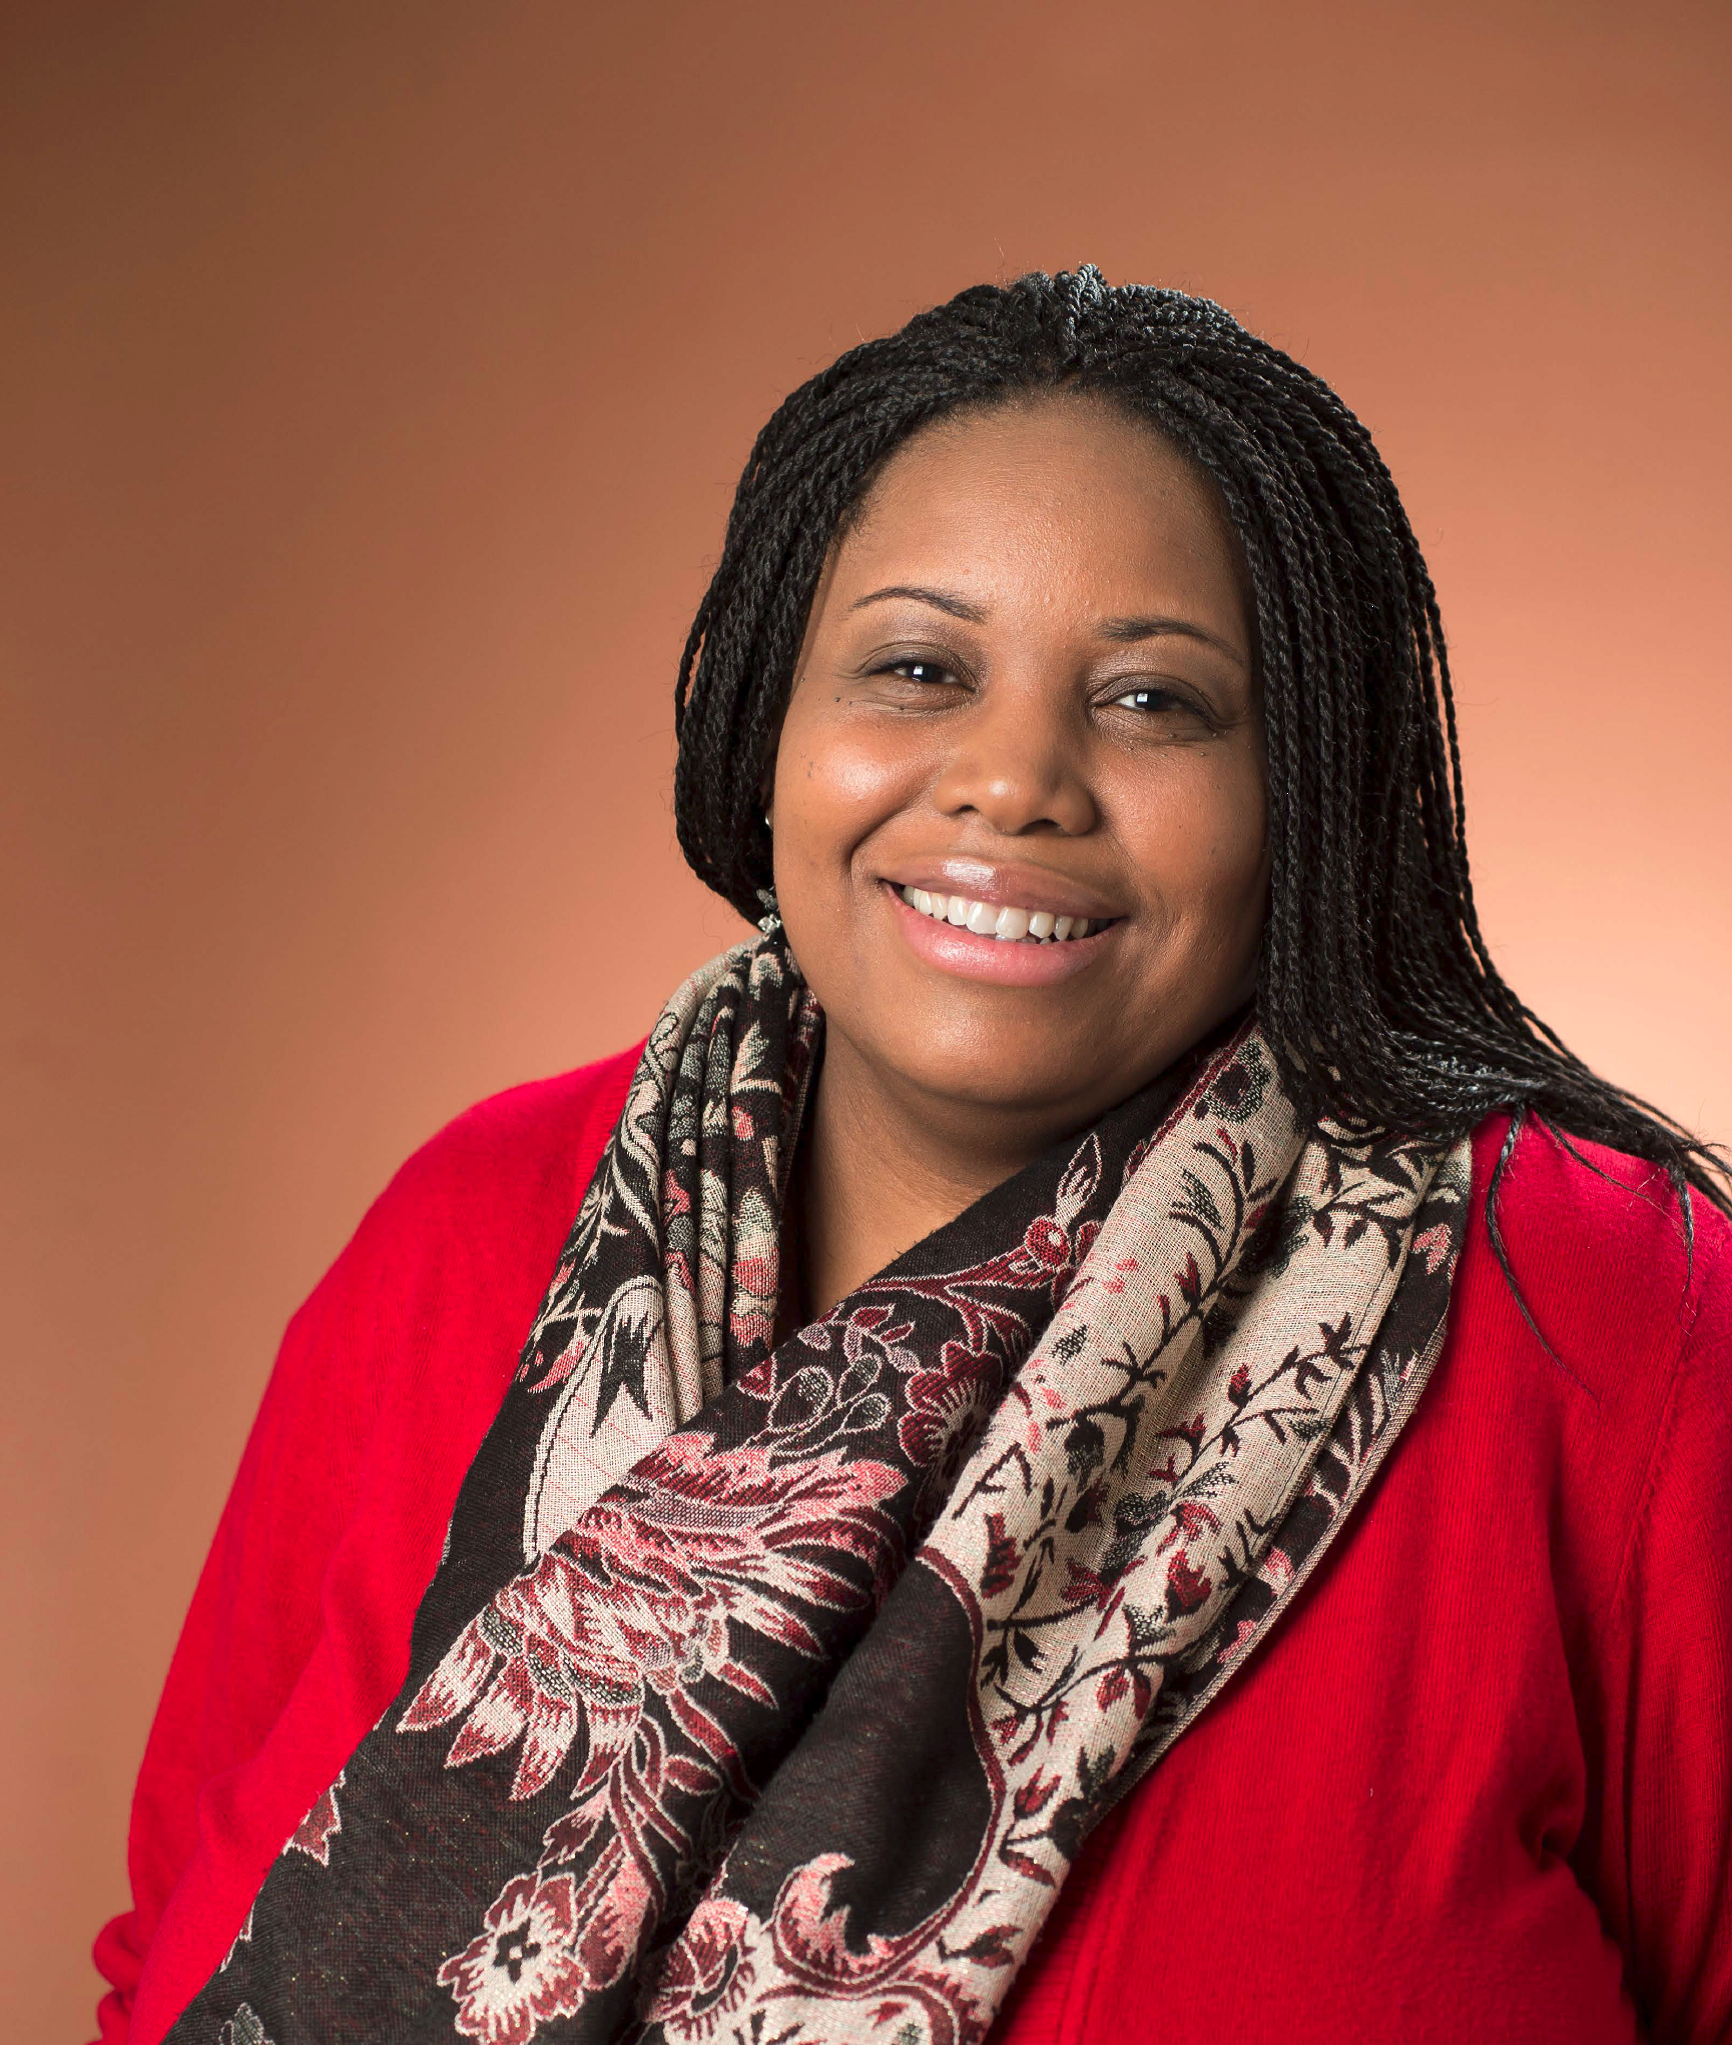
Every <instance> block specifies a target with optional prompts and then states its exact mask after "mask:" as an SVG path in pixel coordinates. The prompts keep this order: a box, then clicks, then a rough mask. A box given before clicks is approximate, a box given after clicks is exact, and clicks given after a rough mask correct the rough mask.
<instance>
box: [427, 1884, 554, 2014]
mask: <svg viewBox="0 0 1732 2045" xmlns="http://www.w3.org/2000/svg"><path fill="white" fill-rule="evenodd" d="M576 1930H577V1884H576V1883H575V1882H574V1881H573V1880H572V1878H571V1876H570V1875H551V1876H549V1877H548V1879H547V1880H546V1881H538V1880H537V1878H536V1877H535V1876H534V1875H519V1876H518V1877H517V1878H516V1880H515V1881H510V1882H507V1883H506V1885H505V1887H504V1888H503V1889H502V1890H501V1891H500V1893H499V1898H498V1900H497V1902H495V1904H494V1905H493V1908H492V1909H491V1910H489V1911H488V1913H487V1918H486V1929H485V1930H484V1931H483V1932H482V1934H481V1936H480V1937H479V1938H477V1939H474V1940H472V1941H471V1942H470V1943H469V1944H468V1945H467V1946H465V1947H464V1949H463V1950H462V1952H460V1953H459V1954H457V1956H456V1957H455V1958H454V1959H450V1960H447V1961H446V1962H445V1964H444V1966H443V1967H441V1968H440V1969H439V1974H438V1980H439V1984H440V1986H441V1987H442V1988H448V1989H450V1991H451V1993H452V1994H453V1995H454V1996H455V1997H456V1999H457V2017H456V2024H457V2029H458V2030H459V2031H460V2032H461V2033H462V2035H463V2036H464V2037H465V2038H479V2039H481V2040H482V2041H483V2045H528V2040H529V2039H531V2038H532V2037H534V2035H535V2033H536V2032H537V2031H538V2030H539V2029H540V2028H541V2026H542V2024H544V2023H545V2022H546V2021H547V2019H548V2018H549V2017H568V2016H570V2015H571V2014H572V2013H573V2012H574V2011H575V2010H576V2008H577V2006H578V2004H579V2002H580V2001H581V2000H582V1997H583V1994H584V1991H585V1989H586V1988H588V1986H589V1985H590V1984H589V1981H588V1978H587V1972H586V1969H585V1968H584V1965H583V1963H582V1961H581V1960H580V1959H579V1958H578V1956H577V1954H576V1953H575V1952H574V1951H573V1950H572V1945H571V1941H572V1936H573V1934H574V1933H575V1932H576Z"/></svg>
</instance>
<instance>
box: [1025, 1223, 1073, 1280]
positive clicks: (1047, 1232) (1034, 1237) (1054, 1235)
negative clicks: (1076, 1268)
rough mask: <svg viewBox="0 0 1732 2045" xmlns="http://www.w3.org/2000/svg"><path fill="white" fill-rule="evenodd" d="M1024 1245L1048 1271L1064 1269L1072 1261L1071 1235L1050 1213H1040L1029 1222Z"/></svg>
mask: <svg viewBox="0 0 1732 2045" xmlns="http://www.w3.org/2000/svg"><path fill="white" fill-rule="evenodd" d="M1022 1246H1023V1248H1024V1249H1025V1250H1026V1251H1027V1252H1028V1254H1029V1255H1030V1256H1031V1257H1032V1258H1033V1259H1034V1261H1035V1262H1036V1263H1037V1264H1040V1265H1043V1266H1044V1267H1045V1268H1046V1269H1047V1270H1048V1271H1062V1270H1063V1269H1064V1268H1065V1266H1066V1265H1068V1264H1069V1263H1070V1262H1071V1247H1070V1237H1069V1236H1068V1235H1067V1234H1066V1233H1065V1231H1064V1230H1063V1229H1062V1228H1061V1227H1060V1226H1059V1224H1058V1223H1057V1222H1056V1221H1054V1220H1053V1218H1052V1216H1051V1215H1050V1214H1042V1215H1039V1216H1037V1218H1036V1219H1035V1220H1033V1221H1031V1222H1030V1223H1029V1225H1028V1227H1027V1228H1026V1229H1025V1230H1024V1231H1023V1236H1022Z"/></svg>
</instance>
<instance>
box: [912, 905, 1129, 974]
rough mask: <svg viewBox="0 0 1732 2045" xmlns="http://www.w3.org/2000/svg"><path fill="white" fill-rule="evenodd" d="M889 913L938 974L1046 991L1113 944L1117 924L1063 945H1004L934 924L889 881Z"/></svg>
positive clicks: (1053, 941) (918, 954) (1026, 942)
mask: <svg viewBox="0 0 1732 2045" xmlns="http://www.w3.org/2000/svg"><path fill="white" fill-rule="evenodd" d="M880 891H881V892H882V894H883V896H884V899H885V901H886V903H887V904H888V906H889V909H890V913H891V914H892V915H893V916H894V917H895V918H896V922H897V928H898V929H899V930H900V931H901V933H902V937H903V940H904V942H905V943H906V944H907V946H908V948H909V950H910V951H912V952H913V953H914V955H915V956H916V957H917V958H920V959H923V960H925V962H926V963H927V964H928V965H930V966H936V967H937V968H938V969H939V971H940V972H945V973H955V974H958V975H959V976H960V977H961V978H963V979H965V980H991V981H994V982H996V983H997V984H998V985H999V986H1001V987H1049V986H1051V985H1052V984H1053V983H1054V982H1055V981H1058V980H1068V979H1069V978H1070V977H1071V975H1072V974H1074V973H1080V972H1081V971H1083V969H1084V968H1085V967H1087V966H1090V965H1092V964H1093V963H1094V961H1095V960H1096V959H1097V958H1098V957H1099V955H1100V950H1101V947H1102V946H1103V945H1106V944H1110V943H1111V942H1112V937H1113V932H1114V931H1115V930H1116V929H1117V928H1118V925H1117V924H1116V923H1109V924H1108V925H1107V926H1106V927H1105V928H1104V929H1102V930H1097V931H1096V932H1095V933H1094V934H1093V935H1092V936H1089V937H1067V938H1065V939H1064V940H1063V941H1062V942H1060V941H1059V940H1057V939H1056V938H1048V939H1047V940H1046V942H1045V943H1034V942H1031V941H1030V940H1029V939H1027V938H1024V939H1023V940H1022V941H1021V942H1020V943H1017V942H1006V941H1005V940H1004V939H1003V938H1000V937H998V936H996V935H989V936H982V935H978V934H977V933H976V932H974V931H972V930H970V929H968V928H967V926H966V925H964V926H962V927H961V928H958V927H957V926H956V925H955V924H953V923H950V922H948V921H946V922H942V923H940V922H937V921H935V920H934V919H933V918H932V917H931V916H928V915H924V914H922V912H921V911H920V910H918V909H916V908H913V907H912V906H911V905H910V904H909V903H907V902H905V901H904V900H903V899H902V895H901V892H900V891H899V890H898V889H897V888H896V887H894V886H893V885H892V884H891V883H890V882H889V881H883V882H881V883H880Z"/></svg>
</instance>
